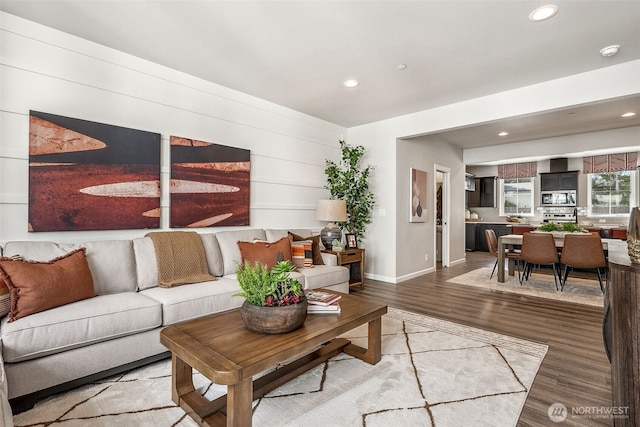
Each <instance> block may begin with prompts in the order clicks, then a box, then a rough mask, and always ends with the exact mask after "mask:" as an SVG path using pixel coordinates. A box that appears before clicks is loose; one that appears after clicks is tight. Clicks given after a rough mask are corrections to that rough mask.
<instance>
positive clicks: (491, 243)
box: [484, 229, 520, 280]
mask: <svg viewBox="0 0 640 427" xmlns="http://www.w3.org/2000/svg"><path fill="white" fill-rule="evenodd" d="M484 236H485V238H486V239H487V247H488V248H489V252H490V253H491V255H493V256H495V257H496V262H495V264H493V270H491V275H490V276H489V280H491V278H492V277H493V273H495V271H496V267H497V266H498V238H497V237H496V232H495V231H494V230H492V229H487V230H484ZM504 257H505V259H507V260H508V259H509V258H512V259H515V260H516V268H517V269H518V280H520V251H516V250H511V249H505V252H504Z"/></svg>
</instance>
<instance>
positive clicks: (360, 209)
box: [324, 140, 375, 241]
mask: <svg viewBox="0 0 640 427" xmlns="http://www.w3.org/2000/svg"><path fill="white" fill-rule="evenodd" d="M340 151H341V153H342V158H341V160H340V162H339V163H335V162H333V161H332V160H326V161H325V164H326V167H325V170H324V173H325V174H326V175H327V184H326V185H325V188H326V189H328V190H329V192H330V193H331V198H332V199H338V200H344V201H345V202H346V204H347V220H346V221H344V222H338V223H337V225H338V227H340V228H341V229H342V230H344V231H347V232H349V233H353V234H355V235H356V238H357V239H358V240H359V241H360V240H362V238H363V237H364V233H365V229H366V227H367V225H368V224H370V223H371V214H372V211H373V205H374V202H375V199H374V195H373V192H371V190H370V189H369V175H370V174H371V171H372V170H373V169H374V166H372V165H367V166H366V167H364V168H363V167H362V166H361V162H362V158H363V157H364V155H365V149H364V147H363V146H360V145H359V146H355V147H354V146H350V145H348V144H347V143H345V142H344V141H343V140H340Z"/></svg>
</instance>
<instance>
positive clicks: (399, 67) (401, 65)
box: [398, 64, 407, 70]
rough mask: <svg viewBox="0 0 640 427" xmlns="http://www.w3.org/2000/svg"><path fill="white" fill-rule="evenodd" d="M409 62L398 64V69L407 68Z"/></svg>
mask: <svg viewBox="0 0 640 427" xmlns="http://www.w3.org/2000/svg"><path fill="white" fill-rule="evenodd" d="M406 69H407V64H398V70H406Z"/></svg>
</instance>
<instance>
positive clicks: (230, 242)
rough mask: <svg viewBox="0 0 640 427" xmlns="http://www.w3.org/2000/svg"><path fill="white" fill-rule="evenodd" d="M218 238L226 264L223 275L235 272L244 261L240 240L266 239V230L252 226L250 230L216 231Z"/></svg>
mask: <svg viewBox="0 0 640 427" xmlns="http://www.w3.org/2000/svg"><path fill="white" fill-rule="evenodd" d="M216 239H217V240H218V245H219V246H220V253H221V254H222V262H223V265H224V271H223V275H225V276H226V275H227V274H233V273H235V272H236V268H238V265H240V263H241V262H242V256H241V255H240V248H239V247H238V242H252V241H254V240H255V239H258V240H265V239H266V236H265V234H264V230H262V229H258V228H252V229H248V230H234V231H220V232H218V233H216Z"/></svg>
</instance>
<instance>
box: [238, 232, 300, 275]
mask: <svg viewBox="0 0 640 427" xmlns="http://www.w3.org/2000/svg"><path fill="white" fill-rule="evenodd" d="M238 247H239V248H240V254H241V255H242V262H248V263H250V264H253V263H255V262H256V261H260V262H261V263H263V264H265V265H266V266H267V267H269V268H273V267H275V265H276V264H277V263H278V262H279V261H291V241H290V240H289V237H283V238H282V239H280V240H278V241H277V242H263V241H256V242H238Z"/></svg>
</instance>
